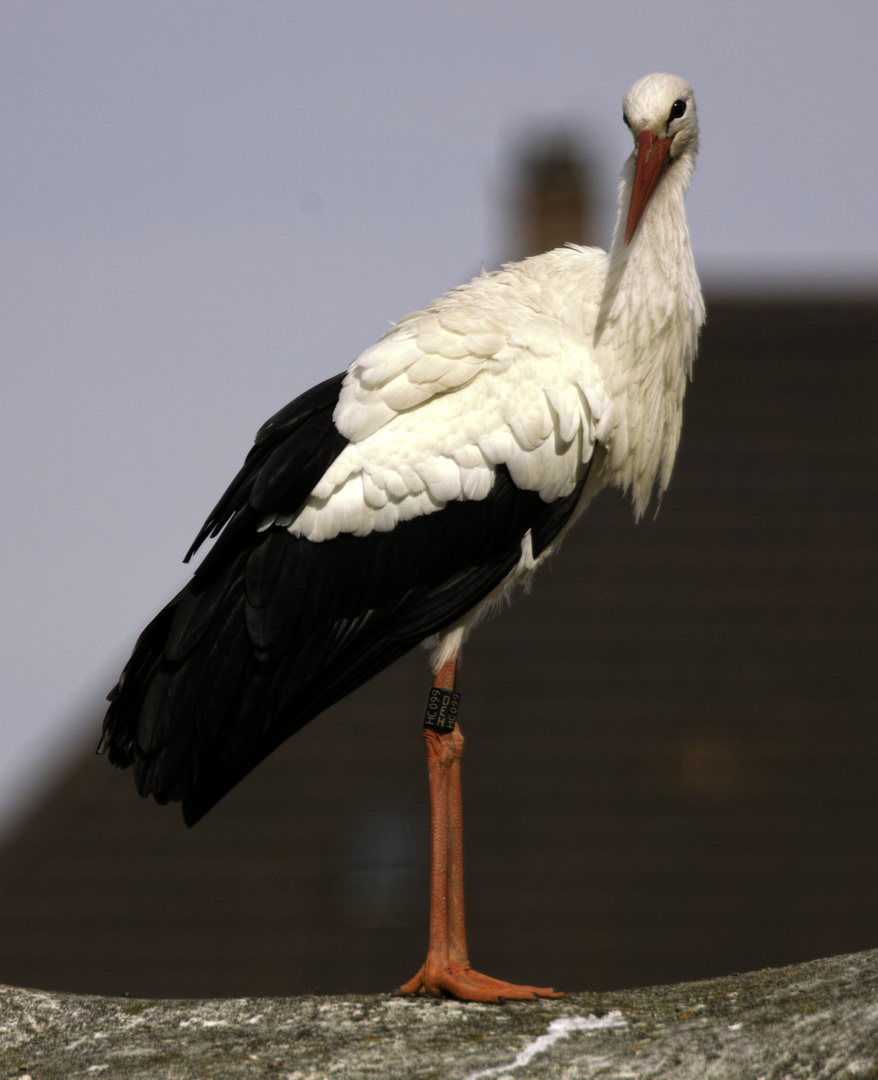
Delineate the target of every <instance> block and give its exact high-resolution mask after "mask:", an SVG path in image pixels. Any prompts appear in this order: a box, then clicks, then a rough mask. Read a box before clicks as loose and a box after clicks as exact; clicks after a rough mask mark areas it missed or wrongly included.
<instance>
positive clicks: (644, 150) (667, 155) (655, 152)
mask: <svg viewBox="0 0 878 1080" xmlns="http://www.w3.org/2000/svg"><path fill="white" fill-rule="evenodd" d="M670 163H671V139H660V138H659V137H658V136H657V135H656V134H655V132H652V131H642V132H641V133H640V136H639V137H638V139H637V166H636V168H635V170H634V183H633V184H632V185H631V202H630V204H629V206H628V222H627V224H626V225H625V244H626V246H627V245H628V244H630V243H631V237H632V236H633V235H634V230H635V229H636V228H637V222H638V221H640V218H641V215H642V214H643V211H644V210H645V209H646V204H647V203H648V202H649V197H650V195H652V193H653V192H654V191H655V187H656V184H657V183H658V182H659V180H661V178H662V176H663V175H664V172H665V169H667V167H668V165H670Z"/></svg>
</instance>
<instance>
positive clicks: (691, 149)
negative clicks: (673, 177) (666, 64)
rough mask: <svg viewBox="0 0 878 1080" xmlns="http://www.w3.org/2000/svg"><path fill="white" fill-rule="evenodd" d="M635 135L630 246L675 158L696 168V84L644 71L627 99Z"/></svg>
mask: <svg viewBox="0 0 878 1080" xmlns="http://www.w3.org/2000/svg"><path fill="white" fill-rule="evenodd" d="M622 117H623V119H624V121H625V123H626V124H627V125H628V127H629V128H630V129H631V134H632V135H633V136H634V143H635V153H636V155H637V164H636V167H635V171H634V182H633V184H632V186H631V202H630V204H629V207H628V221H627V224H626V226H625V243H626V244H628V243H629V242H630V240H631V237H632V236H633V235H634V230H635V229H636V228H637V223H638V221H640V218H641V215H642V214H643V211H644V209H645V208H646V204H647V203H648V202H649V199H650V196H651V195H652V193H653V191H655V189H656V186H657V185H658V182H659V180H661V178H662V177H663V176H664V174H665V173H666V172H667V171H668V169H670V168H671V167H672V166H673V165H674V164H675V162H679V161H680V160H681V159H683V160H688V161H689V163H690V166H691V162H692V159H693V158H694V157H695V151H696V150H697V149H698V117H697V116H696V114H695V98H694V97H693V94H692V87H691V86H690V85H689V84H688V83H686V82H684V81H683V80H682V79H679V78H677V76H676V75H645V76H644V77H643V78H642V79H638V81H637V82H636V83H635V84H634V85H633V86H632V87H631V89H630V90H629V91H628V93H627V94H626V95H625V100H624V101H623V103H622Z"/></svg>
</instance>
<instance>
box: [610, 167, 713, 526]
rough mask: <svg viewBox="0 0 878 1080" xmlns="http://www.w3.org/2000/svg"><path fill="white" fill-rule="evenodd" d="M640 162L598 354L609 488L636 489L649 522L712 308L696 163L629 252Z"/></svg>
mask: <svg viewBox="0 0 878 1080" xmlns="http://www.w3.org/2000/svg"><path fill="white" fill-rule="evenodd" d="M634 164H635V161H634V155H632V157H631V158H630V159H629V160H628V162H626V165H625V168H624V170H623V172H622V180H621V184H620V187H619V217H618V219H617V222H616V230H615V234H614V236H613V245H612V247H611V249H610V259H609V266H608V271H607V281H606V286H605V290H604V296H603V299H602V301H601V308H600V313H599V316H598V321H597V326H596V330H595V356H596V359H597V362H598V364H599V366H600V368H601V372H602V374H603V377H604V380H605V384H606V386H607V389H608V391H609V394H610V398H611V401H612V403H613V405H612V407H613V424H612V436H611V437H610V439H609V440H608V446H607V449H608V451H609V454H608V461H607V480H608V482H610V483H612V484H615V485H617V486H619V487H622V488H623V489H627V488H629V487H630V488H631V489H632V496H633V500H634V508H635V513H636V514H637V515H638V516H639V515H640V514H642V513H643V511H644V509H645V508H646V505H647V503H648V502H649V498H650V495H651V493H652V490H653V487H654V485H655V483H656V481H658V484H659V493H661V492H662V491H664V489H665V488H666V487H667V484H668V481H669V480H670V475H671V469H672V467H673V463H674V457H675V455H676V452H677V445H678V443H679V439H680V424H681V420H682V415H681V408H682V402H683V394H684V392H685V389H686V378H687V376H689V375H691V371H692V363H693V361H694V359H695V352H696V344H697V340H698V332H699V330H700V328H701V325H702V323H703V322H704V302H703V300H702V297H701V288H700V286H699V283H698V277H697V275H696V272H695V263H694V260H693V258H692V249H691V247H690V245H689V231H688V229H687V228H686V216H685V213H684V209H683V196H684V194H685V191H686V188H687V187H688V185H689V179H690V177H691V174H692V169H693V166H694V156H693V155H691V154H690V155H685V154H684V156H683V157H681V158H680V159H679V160H678V161H676V162H674V163H673V164H672V165H671V167H670V168H669V169H668V171H667V173H666V174H665V176H664V177H663V178H662V180H661V181H660V183H659V185H658V187H657V188H656V190H655V192H654V193H653V195H652V198H651V199H650V201H649V204H648V205H647V207H646V209H645V210H644V212H643V216H642V217H641V220H640V223H639V225H638V227H637V230H636V232H635V233H634V236H633V237H632V240H631V243H630V244H629V245H627V246H626V245H625V236H624V234H625V220H626V217H627V213H628V204H629V201H630V196H631V184H632V179H633V176H634Z"/></svg>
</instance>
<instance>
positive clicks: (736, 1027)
mask: <svg viewBox="0 0 878 1080" xmlns="http://www.w3.org/2000/svg"><path fill="white" fill-rule="evenodd" d="M743 1026H744V1025H743V1024H729V1031H740V1030H741V1028H742V1027H743Z"/></svg>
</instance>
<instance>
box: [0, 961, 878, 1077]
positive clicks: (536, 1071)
mask: <svg viewBox="0 0 878 1080" xmlns="http://www.w3.org/2000/svg"><path fill="white" fill-rule="evenodd" d="M261 1076H266V1077H278V1078H288V1080H324V1078H327V1077H338V1078H339V1080H359V1078H366V1077H369V1078H376V1077H380V1078H381V1080H397V1078H399V1080H402V1078H405V1080H409V1078H423V1080H427V1078H442V1080H445V1078H448V1080H476V1078H479V1080H489V1078H494V1077H498V1078H499V1077H509V1078H511V1080H530V1078H537V1077H545V1078H552V1080H558V1078H574V1077H577V1078H579V1077H582V1078H588V1077H601V1078H602V1080H615V1078H618V1080H622V1078H625V1080H635V1078H639V1077H644V1078H646V1077H648V1078H649V1080H658V1078H665V1077H667V1078H670V1077H673V1078H674V1080H689V1078H691V1080H706V1078H717V1080H720V1078H721V1080H737V1078H741V1080H744V1078H747V1080H756V1078H762V1080H781V1078H787V1077H791V1078H796V1080H800V1078H802V1080H803V1078H810V1077H814V1078H817V1077H819V1078H821V1080H823V1078H829V1077H845V1078H850V1080H853V1078H865V1080H868V1078H873V1080H874V1078H878V950H874V951H872V952H866V953H857V954H854V955H851V956H839V957H832V958H830V959H827V960H815V961H812V962H810V963H807V964H799V965H795V966H793V967H786V968H779V969H776V970H772V969H768V970H764V971H759V972H753V973H750V974H746V975H730V976H728V977H726V978H719V979H709V980H705V981H702V982H693V983H680V984H678V985H675V986H660V987H647V988H642V989H635V990H626V991H613V992H609V993H575V994H570V995H569V996H568V997H567V998H565V999H564V1000H563V1001H540V1002H534V1003H533V1004H531V1003H528V1004H511V1003H510V1004H506V1005H499V1006H497V1005H493V1006H492V1005H473V1004H462V1003H460V1002H454V1001H434V1000H430V999H417V1000H415V999H410V998H406V999H403V998H395V997H392V996H390V995H387V996H379V995H375V996H362V997H360V996H351V997H300V998H236V999H228V1000H205V1001H170V1000H168V1001H140V1000H134V999H131V998H99V997H83V996H79V995H75V994H58V993H47V992H43V991H37V990H21V989H15V988H12V987H0V1078H3V1080H6V1078H7V1077H9V1078H12V1077H15V1078H16V1080H25V1078H26V1077H31V1078H32V1080H54V1078H64V1080H72V1078H74V1077H100V1078H102V1080H104V1078H106V1080H110V1078H118V1077H122V1078H126V1080H141V1078H142V1080H165V1078H167V1080H189V1078H192V1080H205V1078H213V1077H215V1078H218V1080H225V1078H230V1080H231V1078H238V1077H248V1078H252V1077H261Z"/></svg>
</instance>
